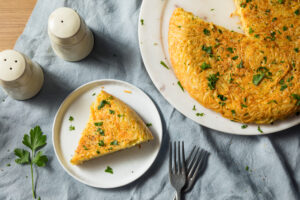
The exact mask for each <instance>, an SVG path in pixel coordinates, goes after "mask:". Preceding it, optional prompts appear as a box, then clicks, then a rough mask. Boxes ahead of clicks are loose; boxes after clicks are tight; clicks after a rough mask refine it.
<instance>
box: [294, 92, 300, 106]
mask: <svg viewBox="0 0 300 200" xmlns="http://www.w3.org/2000/svg"><path fill="white" fill-rule="evenodd" d="M292 97H293V98H294V99H295V100H297V103H296V105H297V106H300V95H299V94H292Z"/></svg>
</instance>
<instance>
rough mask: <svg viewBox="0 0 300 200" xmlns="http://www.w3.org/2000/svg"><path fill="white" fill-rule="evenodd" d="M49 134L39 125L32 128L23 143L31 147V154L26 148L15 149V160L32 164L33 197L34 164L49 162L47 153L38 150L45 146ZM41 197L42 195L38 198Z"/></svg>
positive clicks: (33, 193)
mask: <svg viewBox="0 0 300 200" xmlns="http://www.w3.org/2000/svg"><path fill="white" fill-rule="evenodd" d="M46 140H47V136H46V135H43V132H42V130H41V128H40V127H39V126H36V127H34V128H33V129H31V130H30V134H29V135H28V134H24V137H23V141H22V143H23V144H24V145H25V146H27V147H28V148H30V149H31V154H30V152H29V151H27V150H25V149H18V148H17V149H15V150H14V153H15V155H16V156H17V157H18V158H17V159H16V160H15V162H16V163H17V164H30V169H31V170H30V172H31V182H32V185H31V188H32V196H33V199H36V195H35V185H34V178H33V167H32V166H33V165H34V164H35V165H36V166H38V167H44V166H45V165H46V163H47V162H48V158H47V156H46V155H43V152H42V151H38V152H37V153H36V151H37V150H38V149H40V148H42V147H44V146H45V145H46V144H47V143H46ZM38 199H40V197H39V198H38Z"/></svg>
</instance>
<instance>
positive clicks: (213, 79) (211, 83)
mask: <svg viewBox="0 0 300 200" xmlns="http://www.w3.org/2000/svg"><path fill="white" fill-rule="evenodd" d="M219 75H220V74H219V73H216V74H210V75H209V77H207V80H208V87H209V88H210V89H211V90H214V89H216V84H217V81H218V80H219V78H218V76H219Z"/></svg>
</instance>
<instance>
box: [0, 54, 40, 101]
mask: <svg viewBox="0 0 300 200" xmlns="http://www.w3.org/2000/svg"><path fill="white" fill-rule="evenodd" d="M43 83H44V74H43V71H42V69H41V67H40V66H39V65H38V64H37V63H35V62H33V61H31V59H29V58H28V57H27V56H25V55H23V54H21V53H19V52H17V51H15V50H5V51H2V52H0V85H1V86H2V88H3V89H4V91H5V92H6V93H7V94H8V95H9V96H11V97H12V98H14V99H17V100H25V99H29V98H31V97H33V96H35V95H36V94H37V93H38V92H39V91H40V89H41V88H42V86H43Z"/></svg>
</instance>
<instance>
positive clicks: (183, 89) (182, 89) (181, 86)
mask: <svg viewBox="0 0 300 200" xmlns="http://www.w3.org/2000/svg"><path fill="white" fill-rule="evenodd" d="M177 84H178V85H179V87H180V88H181V90H182V91H183V92H184V89H183V87H182V85H181V83H180V81H178V82H177Z"/></svg>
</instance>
